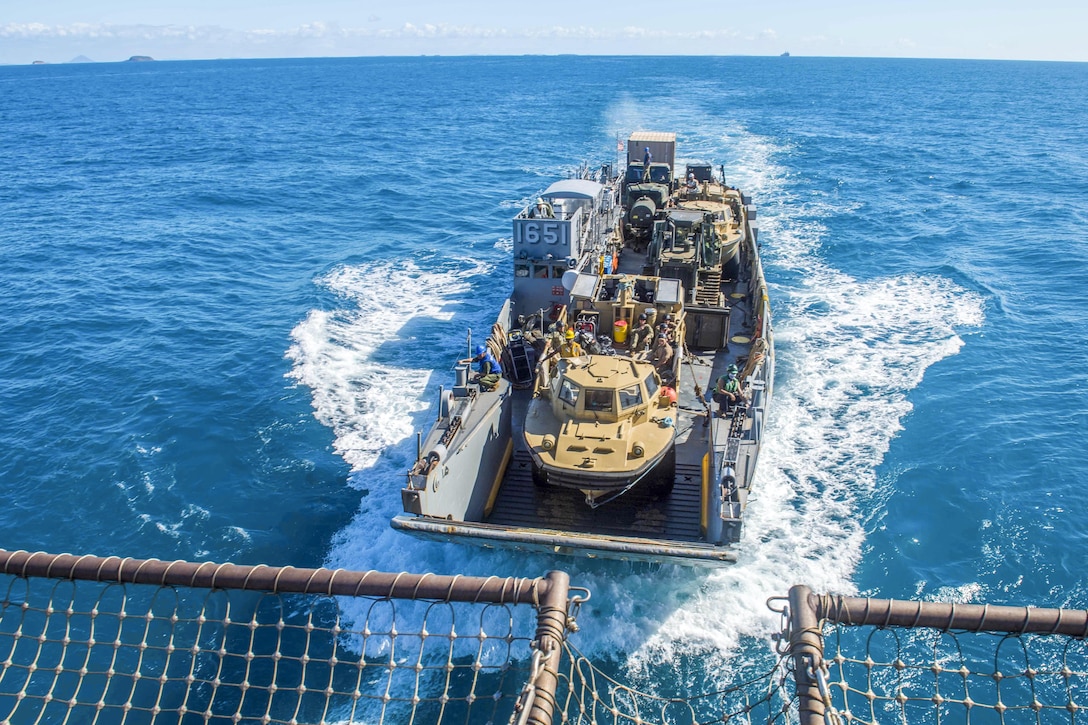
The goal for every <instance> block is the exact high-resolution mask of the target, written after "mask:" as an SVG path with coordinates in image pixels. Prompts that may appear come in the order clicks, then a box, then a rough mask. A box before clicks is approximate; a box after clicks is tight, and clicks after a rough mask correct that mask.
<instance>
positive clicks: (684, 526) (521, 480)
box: [484, 449, 702, 541]
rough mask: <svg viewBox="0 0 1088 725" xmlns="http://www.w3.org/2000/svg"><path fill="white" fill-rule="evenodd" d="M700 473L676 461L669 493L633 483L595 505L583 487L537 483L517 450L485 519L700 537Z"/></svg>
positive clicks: (621, 533)
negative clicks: (588, 500)
mask: <svg viewBox="0 0 1088 725" xmlns="http://www.w3.org/2000/svg"><path fill="white" fill-rule="evenodd" d="M701 478H702V474H701V471H700V468H699V466H692V465H690V464H680V463H678V464H677V466H676V485H675V487H674V488H673V490H672V493H671V494H669V495H668V496H667V497H664V498H655V497H654V496H652V495H650V494H649V493H648V492H647V491H644V490H642V488H640V487H639V486H635V488H633V489H631V490H630V491H629V492H627V493H626V494H624V495H623V496H620V497H619V498H618V499H616V500H614V501H612V502H610V503H606V504H604V505H603V506H601V507H599V508H597V509H592V508H590V507H589V506H588V505H587V504H586V502H585V494H583V493H582V492H581V491H577V490H572V489H562V488H555V487H550V486H537V485H535V484H534V483H533V476H532V470H531V462H530V459H529V453H528V451H525V450H524V449H521V450H518V451H516V452H515V453H514V456H513V459H512V460H511V461H510V465H509V467H508V468H507V469H506V475H505V476H504V478H503V482H502V488H501V489H500V490H499V495H498V497H497V499H496V501H495V508H494V510H493V511H492V512H491V516H489V517H487V518H486V519H485V520H484V523H488V524H494V525H497V526H516V527H526V528H534V529H558V530H562V531H564V532H578V533H586V534H597V535H603V536H636V537H643V538H647V539H660V540H674V541H700V536H699V520H700V516H699V508H700V504H701V499H702V492H701V490H700V481H701Z"/></svg>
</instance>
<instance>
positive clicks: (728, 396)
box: [713, 365, 748, 415]
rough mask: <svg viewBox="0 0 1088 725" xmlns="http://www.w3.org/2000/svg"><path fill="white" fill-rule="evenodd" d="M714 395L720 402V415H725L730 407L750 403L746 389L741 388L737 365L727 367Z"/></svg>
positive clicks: (717, 401)
mask: <svg viewBox="0 0 1088 725" xmlns="http://www.w3.org/2000/svg"><path fill="white" fill-rule="evenodd" d="M713 397H714V402H715V403H717V404H718V415H725V413H726V412H727V411H728V409H729V408H730V407H733V406H741V405H747V404H748V401H747V399H746V398H745V397H744V391H743V390H741V389H740V381H739V380H737V366H736V365H730V366H729V367H728V368H726V369H725V375H722V376H721V377H719V378H718V382H717V383H715V385H714V395H713Z"/></svg>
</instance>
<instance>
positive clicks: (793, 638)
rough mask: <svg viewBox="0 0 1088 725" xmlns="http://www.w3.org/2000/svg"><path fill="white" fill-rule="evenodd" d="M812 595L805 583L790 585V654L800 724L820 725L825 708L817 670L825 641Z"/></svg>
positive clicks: (823, 720) (823, 719)
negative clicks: (817, 678) (811, 598)
mask: <svg viewBox="0 0 1088 725" xmlns="http://www.w3.org/2000/svg"><path fill="white" fill-rule="evenodd" d="M811 596H812V590H810V589H809V588H808V587H806V586H803V585H799V586H795V587H790V655H791V656H792V657H793V677H794V681H795V683H796V686H797V714H798V719H799V721H800V723H801V725H822V724H823V723H824V722H825V715H826V708H825V706H824V700H823V697H822V696H821V695H820V687H819V684H818V682H817V680H816V669H817V668H818V667H820V666H821V665H822V663H823V658H824V643H823V636H822V634H821V632H820V620H819V619H818V618H817V617H816V610H815V608H814V607H813V605H812V602H811V600H810V597H811Z"/></svg>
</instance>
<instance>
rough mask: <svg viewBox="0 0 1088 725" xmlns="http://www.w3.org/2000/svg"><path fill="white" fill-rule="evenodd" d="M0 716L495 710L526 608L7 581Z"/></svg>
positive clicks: (378, 718) (249, 718)
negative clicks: (348, 610)
mask: <svg viewBox="0 0 1088 725" xmlns="http://www.w3.org/2000/svg"><path fill="white" fill-rule="evenodd" d="M5 578H6V579H7V581H6V582H5V583H4V586H5V588H4V596H3V602H2V613H0V721H3V722H26V723H34V722H41V723H68V722H71V723H91V722H94V723H167V722H169V723H179V722H185V723H188V722H210V721H213V720H214V721H217V722H240V721H246V722H261V723H338V722H398V723H400V722H406V723H408V722H419V723H437V722H505V721H507V720H508V719H509V717H510V716H511V715H512V713H514V711H515V709H516V705H517V701H518V696H519V694H520V692H521V690H522V688H523V686H524V684H525V683H526V682H527V680H528V675H529V671H528V668H529V661H530V659H531V652H530V642H531V641H532V640H533V628H532V625H533V622H534V618H533V617H532V610H531V609H529V608H528V607H521V609H524V610H528V611H527V612H525V613H524V614H528V615H529V616H528V617H526V616H518V615H517V614H516V612H515V611H514V610H515V609H516V605H510V604H493V603H482V604H473V603H463V602H446V601H410V600H394V599H383V598H377V597H361V598H359V599H357V600H353V601H352V602H351V605H352V608H353V616H355V617H358V619H357V620H356V624H353V625H348V624H346V623H345V621H344V614H343V612H342V610H341V608H340V606H339V604H340V602H338V600H337V599H336V598H334V597H327V596H310V595H284V594H274V593H263V594H262V593H252V592H244V591H236V590H234V591H227V590H195V589H194V590H187V591H186V590H181V589H178V588H173V587H159V586H152V585H139V584H131V583H124V584H122V583H112V584H100V583H94V582H77V581H56V580H44V579H19V578H15V577H5Z"/></svg>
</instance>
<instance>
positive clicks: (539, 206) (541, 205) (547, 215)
mask: <svg viewBox="0 0 1088 725" xmlns="http://www.w3.org/2000/svg"><path fill="white" fill-rule="evenodd" d="M533 216H535V217H536V218H538V219H554V218H555V212H554V211H552V205H551V204H549V203H548V202H546V201H544V197H542V196H541V197H537V200H536V210H535V211H534V212H533Z"/></svg>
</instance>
